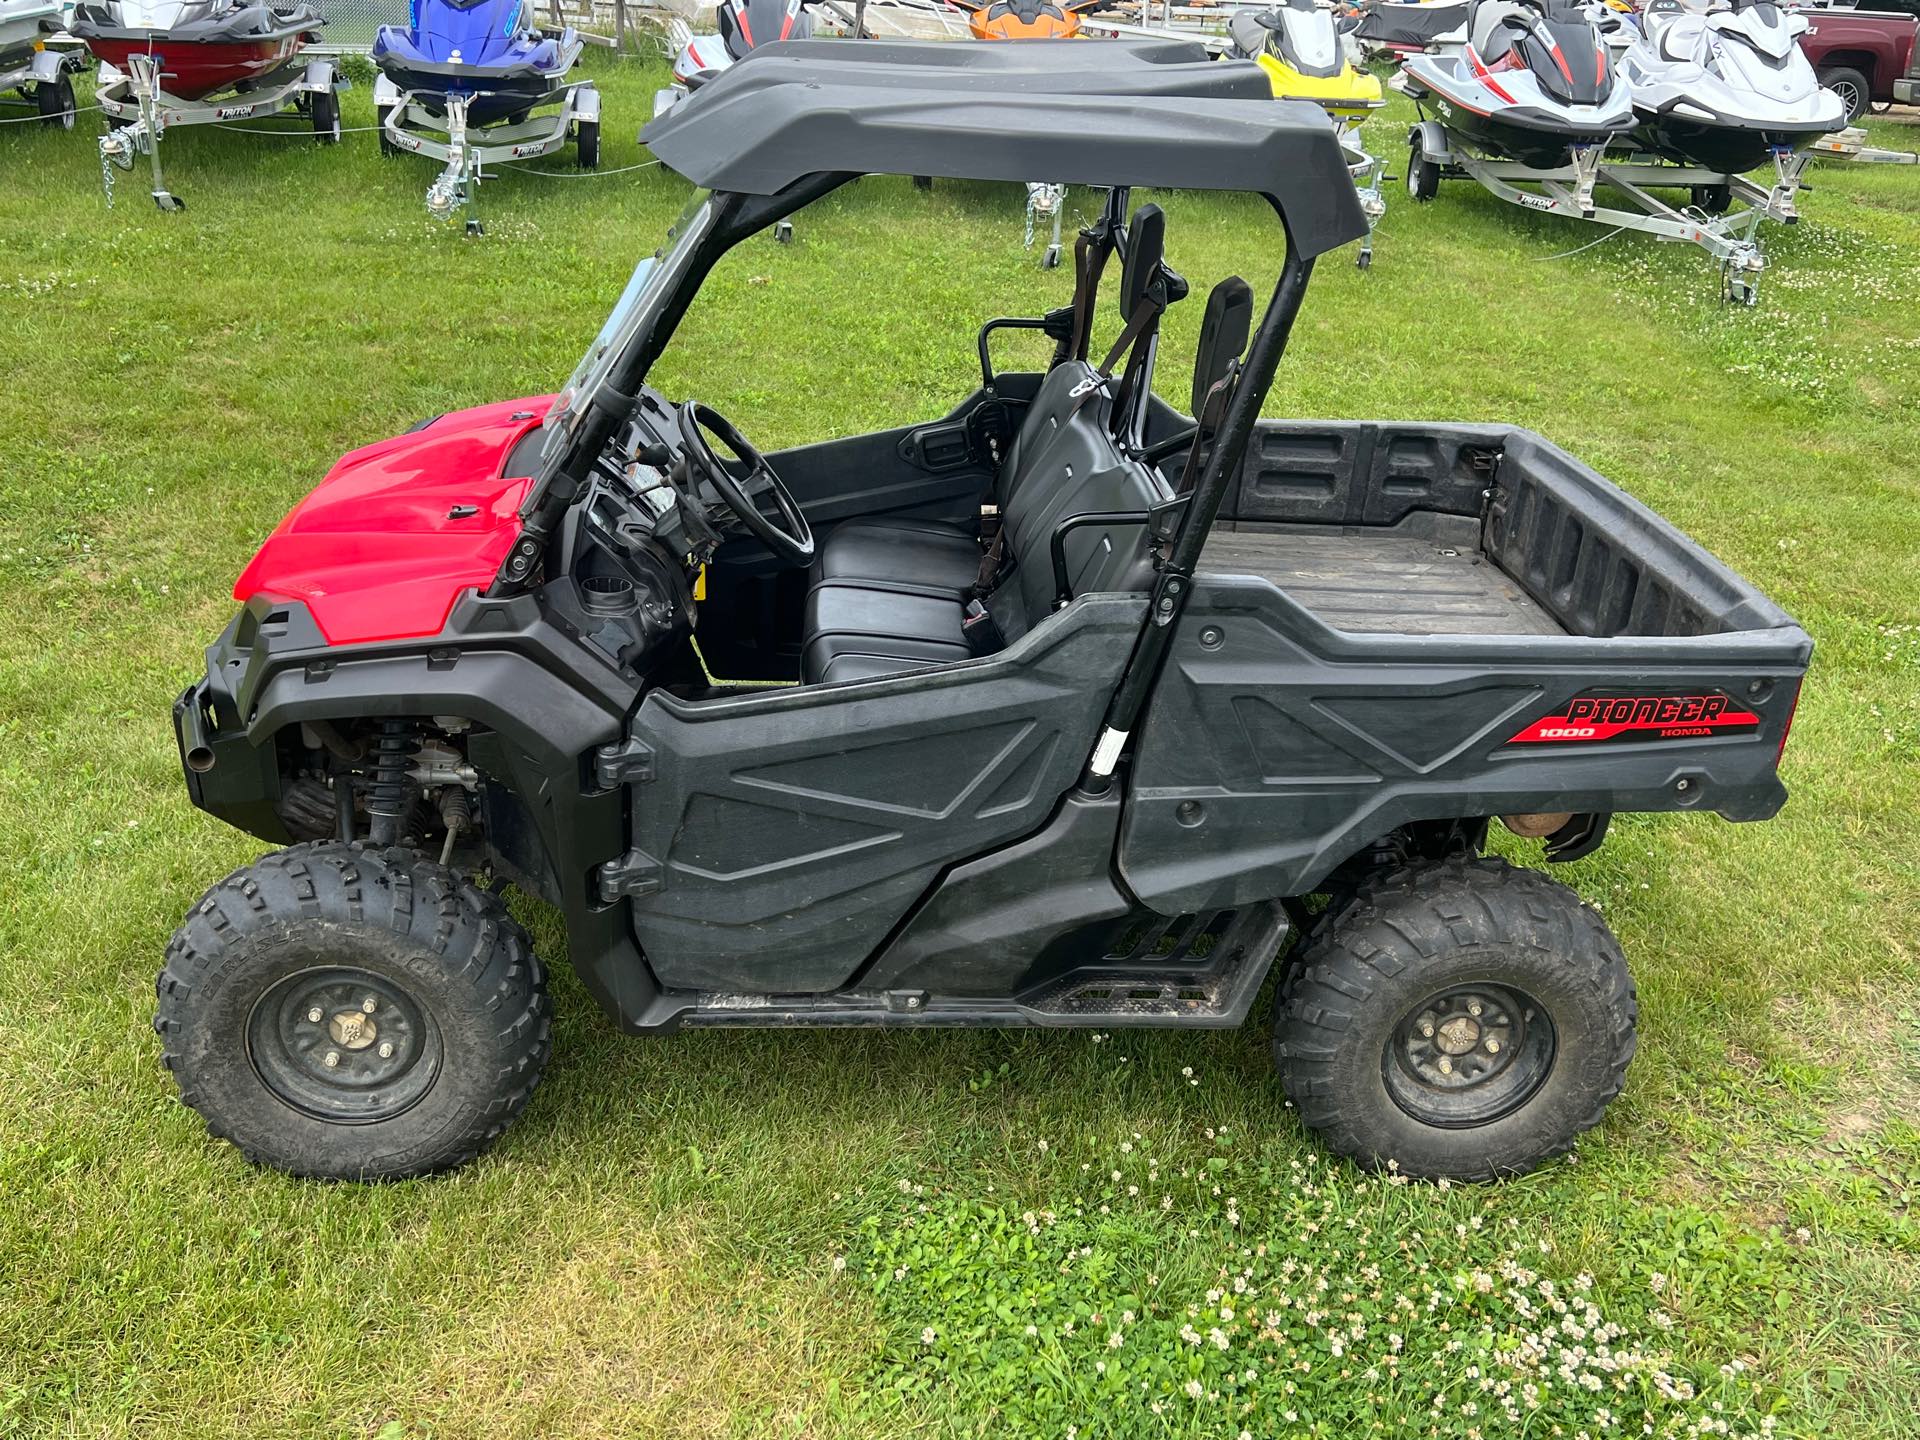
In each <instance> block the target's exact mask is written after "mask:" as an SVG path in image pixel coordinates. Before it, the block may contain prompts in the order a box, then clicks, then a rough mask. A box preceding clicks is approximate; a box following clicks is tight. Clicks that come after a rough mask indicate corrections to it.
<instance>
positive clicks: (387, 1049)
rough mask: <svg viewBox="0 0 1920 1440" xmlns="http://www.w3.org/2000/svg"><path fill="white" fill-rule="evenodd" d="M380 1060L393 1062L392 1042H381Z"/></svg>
mask: <svg viewBox="0 0 1920 1440" xmlns="http://www.w3.org/2000/svg"><path fill="white" fill-rule="evenodd" d="M380 1058H381V1059H382V1060H391V1059H392V1058H393V1042H392V1041H391V1040H382V1041H381V1042H380Z"/></svg>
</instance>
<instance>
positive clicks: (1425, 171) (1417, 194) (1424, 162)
mask: <svg viewBox="0 0 1920 1440" xmlns="http://www.w3.org/2000/svg"><path fill="white" fill-rule="evenodd" d="M1408 149H1409V152H1410V153H1409V154H1408V156H1407V194H1408V195H1410V196H1412V197H1413V198H1414V199H1415V200H1431V199H1433V197H1434V196H1436V195H1438V194H1439V193H1440V167H1439V165H1438V164H1436V163H1435V162H1434V161H1432V160H1429V159H1427V157H1426V156H1425V155H1424V154H1423V153H1422V152H1421V149H1420V137H1419V135H1417V134H1416V135H1415V136H1414V137H1413V140H1412V142H1411V143H1410V145H1409V146H1408Z"/></svg>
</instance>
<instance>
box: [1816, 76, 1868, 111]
mask: <svg viewBox="0 0 1920 1440" xmlns="http://www.w3.org/2000/svg"><path fill="white" fill-rule="evenodd" d="M1819 80H1820V83H1821V84H1822V85H1824V86H1826V87H1827V89H1829V90H1831V91H1833V92H1834V94H1836V95H1838V96H1839V97H1840V98H1841V99H1842V100H1844V101H1845V102H1846V106H1847V124H1849V125H1852V124H1854V123H1856V122H1857V121H1858V120H1859V119H1860V117H1861V116H1862V115H1864V114H1866V113H1867V110H1868V107H1869V106H1871V105H1872V103H1873V82H1872V81H1870V80H1868V79H1867V77H1866V76H1865V75H1863V74H1861V73H1860V72H1859V71H1858V70H1856V69H1854V68H1853V67H1852V66H1851V65H1829V66H1827V67H1826V68H1825V69H1823V70H1821V71H1820V74H1819Z"/></svg>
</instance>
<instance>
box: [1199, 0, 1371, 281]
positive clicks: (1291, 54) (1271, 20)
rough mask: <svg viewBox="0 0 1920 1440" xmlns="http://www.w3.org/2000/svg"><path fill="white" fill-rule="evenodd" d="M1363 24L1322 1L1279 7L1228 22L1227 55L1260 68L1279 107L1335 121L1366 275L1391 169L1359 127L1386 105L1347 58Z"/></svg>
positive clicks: (1293, 1) (1287, 1)
mask: <svg viewBox="0 0 1920 1440" xmlns="http://www.w3.org/2000/svg"><path fill="white" fill-rule="evenodd" d="M1358 19H1359V16H1358V15H1357V13H1356V14H1352V15H1350V16H1346V17H1341V16H1336V15H1335V13H1334V11H1333V10H1332V9H1331V8H1330V7H1329V6H1327V5H1323V4H1321V3H1319V0H1280V3H1278V4H1276V5H1274V6H1273V7H1272V8H1270V9H1266V10H1257V11H1256V10H1236V11H1235V12H1234V13H1233V15H1232V17H1231V18H1230V19H1229V20H1228V21H1227V35H1228V38H1229V40H1230V41H1231V42H1232V48H1231V50H1230V51H1229V53H1230V54H1231V55H1232V56H1233V57H1234V58H1235V59H1246V60H1252V61H1253V62H1254V63H1255V64H1256V65H1258V66H1259V67H1260V69H1261V71H1262V72H1263V73H1264V74H1265V75H1266V77H1267V82H1268V84H1270V85H1271V86H1272V87H1273V95H1274V98H1275V99H1276V100H1306V101H1309V102H1311V103H1312V104H1315V105H1318V106H1320V107H1321V108H1322V109H1324V110H1325V111H1326V112H1327V115H1328V117H1329V118H1330V119H1331V120H1332V121H1333V126H1334V129H1335V130H1336V131H1338V132H1339V136H1340V148H1341V151H1342V153H1343V154H1345V156H1346V157H1347V169H1348V171H1349V172H1350V173H1351V174H1352V176H1353V183H1354V185H1355V186H1356V188H1358V190H1359V192H1360V208H1361V209H1362V210H1363V211H1364V212H1365V213H1366V216H1367V238H1366V240H1364V241H1363V242H1362V243H1361V247H1360V254H1359V261H1358V263H1359V266H1360V268H1361V269H1363V270H1364V269H1366V268H1367V267H1368V266H1369V265H1370V264H1372V261H1373V227H1374V225H1375V223H1377V222H1378V220H1379V218H1380V217H1381V216H1382V215H1384V214H1385V213H1386V209H1387V205H1386V200H1385V198H1384V196H1383V195H1382V192H1381V188H1380V181H1381V177H1382V175H1383V174H1384V172H1385V168H1386V167H1385V165H1384V163H1383V162H1381V161H1379V160H1377V159H1375V158H1374V157H1373V156H1372V155H1370V154H1368V153H1367V149H1366V147H1365V145H1363V144H1362V143H1361V140H1360V125H1361V122H1362V121H1364V120H1365V119H1366V118H1367V116H1368V115H1370V114H1372V113H1373V112H1374V111H1375V110H1378V109H1380V108H1381V106H1383V105H1385V104H1386V103H1387V102H1386V99H1385V97H1383V96H1382V95H1381V93H1380V81H1379V79H1378V78H1377V77H1375V76H1373V75H1370V74H1368V73H1367V72H1366V71H1365V70H1362V69H1360V68H1358V67H1357V66H1355V65H1354V64H1353V63H1352V61H1351V60H1350V59H1349V58H1348V56H1347V51H1346V45H1345V38H1346V32H1348V31H1351V30H1352V29H1353V27H1354V25H1355V24H1356V23H1357V21H1358Z"/></svg>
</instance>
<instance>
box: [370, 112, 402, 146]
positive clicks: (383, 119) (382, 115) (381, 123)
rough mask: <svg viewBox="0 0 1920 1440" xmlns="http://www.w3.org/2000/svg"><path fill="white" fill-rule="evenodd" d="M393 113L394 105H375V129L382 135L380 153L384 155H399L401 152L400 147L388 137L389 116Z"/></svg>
mask: <svg viewBox="0 0 1920 1440" xmlns="http://www.w3.org/2000/svg"><path fill="white" fill-rule="evenodd" d="M391 114H393V106H391V105H376V106H374V107H373V124H374V130H375V133H376V134H378V135H379V137H380V153H381V154H382V155H398V154H400V153H401V150H400V147H399V146H398V145H396V144H394V143H393V141H391V140H389V139H388V138H387V117H388V116H390V115H391Z"/></svg>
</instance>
